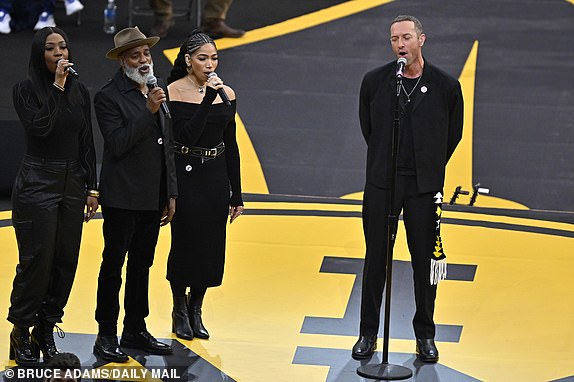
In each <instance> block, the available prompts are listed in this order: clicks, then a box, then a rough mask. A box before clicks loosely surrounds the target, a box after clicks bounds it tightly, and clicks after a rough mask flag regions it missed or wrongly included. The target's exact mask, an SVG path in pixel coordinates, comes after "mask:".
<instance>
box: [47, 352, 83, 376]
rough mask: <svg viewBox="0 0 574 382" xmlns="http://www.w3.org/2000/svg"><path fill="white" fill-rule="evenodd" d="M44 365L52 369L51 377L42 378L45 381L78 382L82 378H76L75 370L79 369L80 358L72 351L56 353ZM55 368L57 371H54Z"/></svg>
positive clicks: (80, 365)
mask: <svg viewBox="0 0 574 382" xmlns="http://www.w3.org/2000/svg"><path fill="white" fill-rule="evenodd" d="M44 366H45V367H46V368H47V369H51V370H52V371H53V373H52V377H51V378H44V381H45V382H80V381H81V380H82V378H80V377H78V378H76V377H75V376H74V375H76V374H77V372H76V370H81V367H82V364H81V363H80V359H79V358H78V357H77V356H76V355H75V354H73V353H58V354H57V355H55V356H54V357H52V359H50V361H48V362H46V363H45V364H44ZM55 370H57V371H58V373H55V372H54V371H55Z"/></svg>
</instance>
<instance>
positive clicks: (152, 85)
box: [147, 76, 171, 119]
mask: <svg viewBox="0 0 574 382" xmlns="http://www.w3.org/2000/svg"><path fill="white" fill-rule="evenodd" d="M147 86H148V87H149V88H150V89H153V88H155V87H157V78H155V77H154V76H152V78H150V79H149V80H147ZM161 110H162V111H163V114H165V116H166V117H168V118H169V119H171V113H170V112H169V108H168V107H167V104H166V103H165V102H162V103H161Z"/></svg>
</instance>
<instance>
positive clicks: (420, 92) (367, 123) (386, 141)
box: [359, 59, 464, 193]
mask: <svg viewBox="0 0 574 382" xmlns="http://www.w3.org/2000/svg"><path fill="white" fill-rule="evenodd" d="M396 66H397V64H396V61H393V62H390V63H388V64H387V65H384V66H382V67H379V68H376V69H374V70H372V71H370V72H368V73H367V74H365V77H364V78H363V82H362V83H361V90H360V96H359V120H360V123H361V131H362V133H363V137H364V138H365V142H366V143H367V146H368V147H367V179H366V180H367V182H368V183H370V184H373V185H375V186H377V187H382V188H387V187H389V186H390V181H391V176H392V171H393V169H392V160H391V159H392V158H391V152H392V151H391V148H392V134H393V120H394V105H395V100H396V90H397V81H396ZM414 93H416V97H415V98H414V99H413V98H412V95H411V102H410V104H411V106H410V112H409V119H410V125H411V126H412V134H413V152H414V157H415V167H416V168H415V169H416V178H417V189H418V192H420V193H425V192H433V191H438V190H441V189H442V187H443V184H444V175H445V166H446V164H447V162H448V160H449V159H450V157H451V155H452V154H453V153H454V149H455V148H456V146H457V144H458V142H459V141H460V139H461V138H462V124H463V109H464V105H463V98H462V90H461V87H460V83H459V82H458V80H457V79H455V78H453V77H452V76H450V75H448V74H447V73H445V72H443V71H442V70H440V69H439V68H437V67H436V66H433V65H432V64H431V63H430V62H429V61H428V60H426V59H425V67H424V71H423V75H422V78H421V81H420V82H419V85H418V87H417V90H415V92H414Z"/></svg>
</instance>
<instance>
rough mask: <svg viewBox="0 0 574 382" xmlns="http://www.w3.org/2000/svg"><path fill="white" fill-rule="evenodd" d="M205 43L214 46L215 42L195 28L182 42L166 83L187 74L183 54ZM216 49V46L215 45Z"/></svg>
mask: <svg viewBox="0 0 574 382" xmlns="http://www.w3.org/2000/svg"><path fill="white" fill-rule="evenodd" d="M205 44H212V45H213V46H214V47H215V42H214V41H213V39H212V38H211V37H209V36H208V35H206V34H205V33H202V32H201V31H200V30H199V29H195V30H194V31H193V32H191V34H190V35H189V36H187V38H186V39H185V41H184V42H183V44H182V45H181V47H180V48H179V53H178V54H177V57H176V59H175V61H174V63H173V68H172V69H171V72H170V73H169V77H168V78H167V83H168V84H171V83H172V82H174V81H177V80H179V79H180V78H183V77H185V76H187V64H186V63H185V55H186V54H189V55H192V54H193V52H195V51H196V50H198V49H199V48H201V47H202V46H203V45H205ZM215 48H216V49H217V47H215Z"/></svg>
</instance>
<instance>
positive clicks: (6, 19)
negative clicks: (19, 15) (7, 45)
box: [0, 11, 12, 34]
mask: <svg viewBox="0 0 574 382" xmlns="http://www.w3.org/2000/svg"><path fill="white" fill-rule="evenodd" d="M10 20H12V18H11V17H10V14H9V13H6V12H4V11H0V33H3V34H8V33H10V32H12V30H11V29H10Z"/></svg>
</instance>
